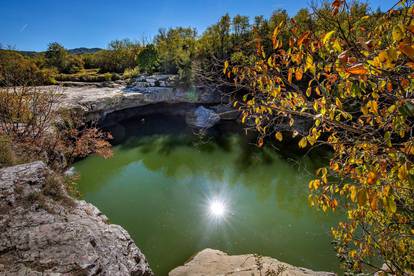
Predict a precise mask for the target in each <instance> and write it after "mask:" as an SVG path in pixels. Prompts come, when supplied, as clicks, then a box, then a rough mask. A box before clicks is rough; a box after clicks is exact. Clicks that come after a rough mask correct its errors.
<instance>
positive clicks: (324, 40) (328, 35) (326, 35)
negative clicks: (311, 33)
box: [322, 31, 335, 44]
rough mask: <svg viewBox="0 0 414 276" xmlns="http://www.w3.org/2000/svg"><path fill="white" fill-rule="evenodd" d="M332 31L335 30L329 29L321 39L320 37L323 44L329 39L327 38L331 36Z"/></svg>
mask: <svg viewBox="0 0 414 276" xmlns="http://www.w3.org/2000/svg"><path fill="white" fill-rule="evenodd" d="M334 33H335V31H330V32H328V33H326V34H325V35H324V36H323V39H322V42H323V44H326V43H327V42H328V41H329V39H331V37H332V35H333V34H334Z"/></svg>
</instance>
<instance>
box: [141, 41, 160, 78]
mask: <svg viewBox="0 0 414 276" xmlns="http://www.w3.org/2000/svg"><path fill="white" fill-rule="evenodd" d="M137 60H138V66H139V68H140V69H141V71H143V72H146V73H149V74H152V73H153V72H155V71H157V70H158V67H159V57H158V52H157V49H156V48H155V46H154V45H153V44H149V45H147V46H145V48H144V49H143V50H142V51H141V52H140V53H139V54H138V59H137Z"/></svg>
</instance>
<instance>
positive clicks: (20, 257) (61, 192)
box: [0, 162, 153, 275]
mask: <svg viewBox="0 0 414 276" xmlns="http://www.w3.org/2000/svg"><path fill="white" fill-rule="evenodd" d="M61 274H64V275H153V273H152V271H151V269H150V268H149V265H148V263H147V261H146V259H145V256H144V255H143V254H142V253H141V252H140V250H139V249H138V248H137V246H136V245H135V244H134V242H133V241H132V240H131V238H130V236H129V234H128V233H127V232H126V231H125V230H124V229H123V228H122V227H121V226H118V225H112V224H109V223H108V219H107V218H106V217H105V215H103V214H102V213H101V212H100V211H99V210H98V209H97V208H96V207H94V206H93V205H91V204H88V203H86V202H84V201H79V200H74V199H72V198H71V197H69V196H68V194H67V193H66V191H65V189H64V188H63V185H62V179H60V178H58V177H56V176H54V175H53V173H52V172H51V171H50V170H49V169H48V168H47V167H46V165H45V164H44V163H43V162H33V163H29V164H24V165H18V166H14V167H9V168H4V169H1V170H0V275H61Z"/></svg>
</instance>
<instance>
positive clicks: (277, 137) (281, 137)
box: [275, 131, 283, 142]
mask: <svg viewBox="0 0 414 276" xmlns="http://www.w3.org/2000/svg"><path fill="white" fill-rule="evenodd" d="M275 138H276V139H277V140H278V141H279V142H282V140H283V135H282V133H281V132H280V131H278V132H276V134H275Z"/></svg>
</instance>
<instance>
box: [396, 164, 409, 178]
mask: <svg viewBox="0 0 414 276" xmlns="http://www.w3.org/2000/svg"><path fill="white" fill-rule="evenodd" d="M407 176H408V172H407V165H406V164H404V165H402V166H401V167H400V168H399V169H398V178H399V179H400V180H405V179H406V178H407Z"/></svg>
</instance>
